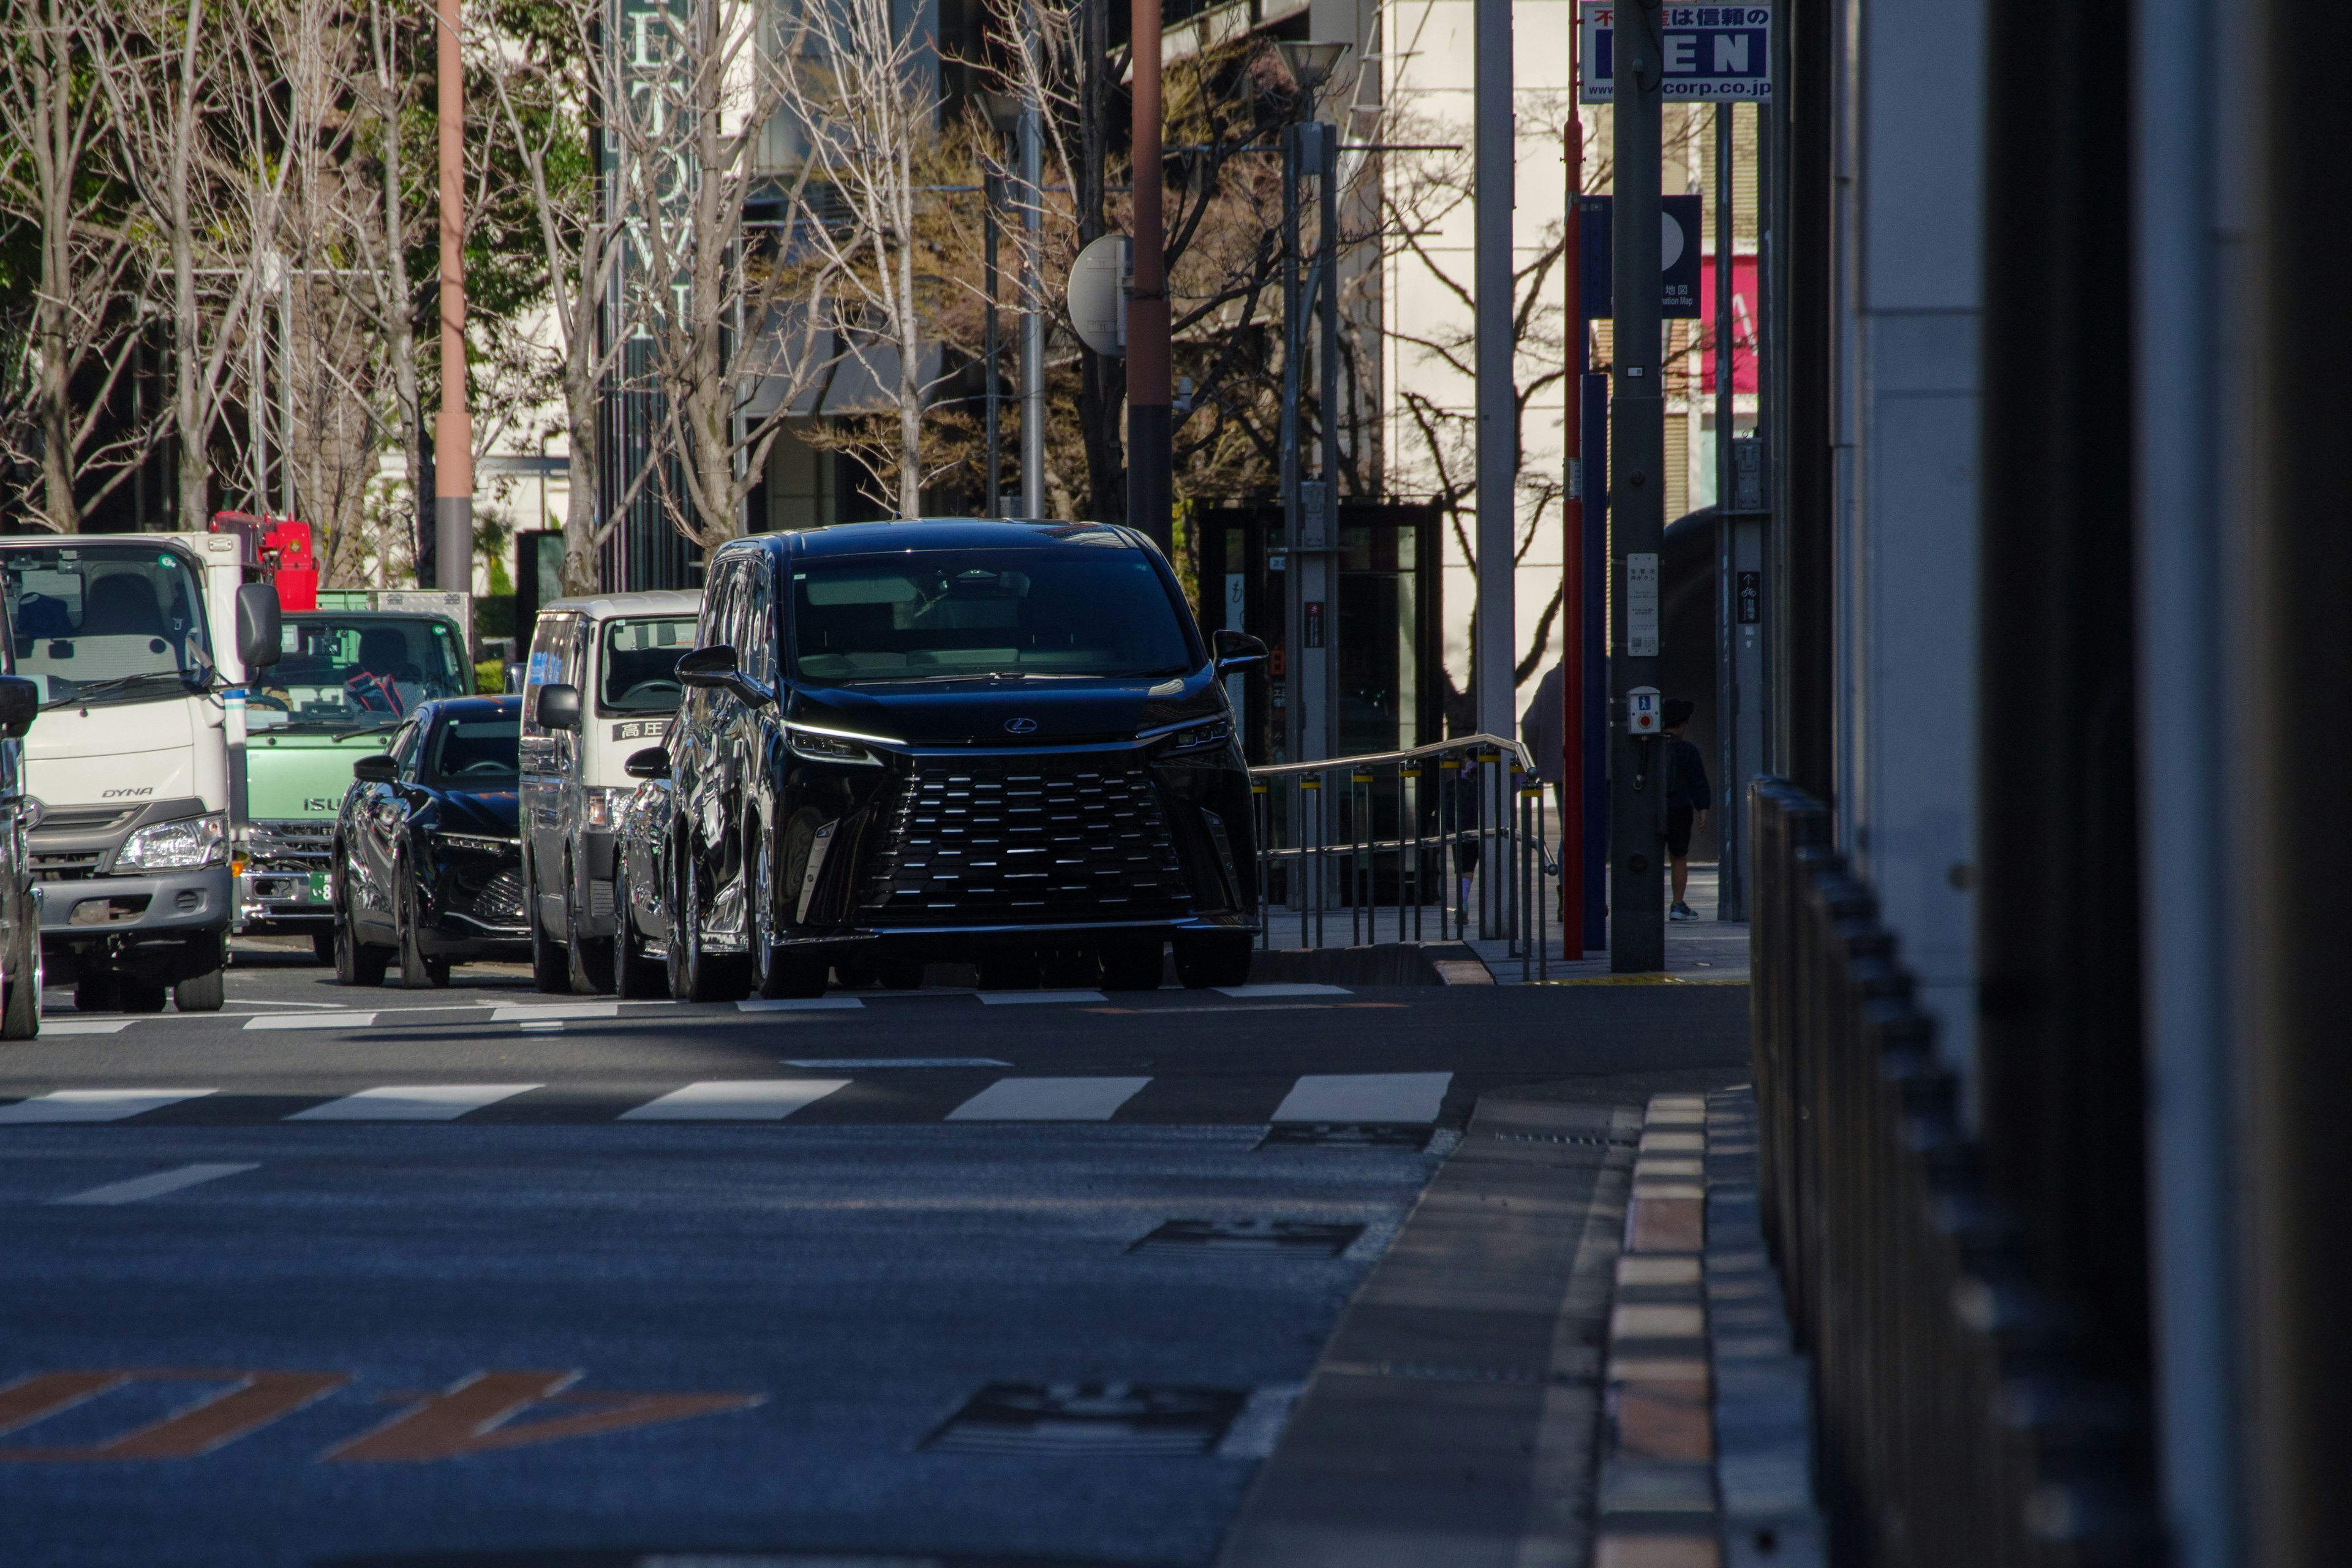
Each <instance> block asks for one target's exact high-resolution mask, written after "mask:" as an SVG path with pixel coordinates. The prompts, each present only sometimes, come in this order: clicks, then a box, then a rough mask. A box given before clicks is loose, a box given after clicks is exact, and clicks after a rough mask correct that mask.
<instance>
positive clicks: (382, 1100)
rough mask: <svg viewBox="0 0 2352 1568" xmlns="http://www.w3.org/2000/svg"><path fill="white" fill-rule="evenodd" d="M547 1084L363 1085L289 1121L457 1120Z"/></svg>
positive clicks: (294, 1115)
mask: <svg viewBox="0 0 2352 1568" xmlns="http://www.w3.org/2000/svg"><path fill="white" fill-rule="evenodd" d="M541 1087H543V1086H542V1085H540V1084H535V1083H413V1084H394V1085H389V1086H387V1087H385V1088H383V1089H362V1090H360V1091H359V1092H358V1093H357V1094H347V1095H345V1096H343V1098H342V1099H341V1100H329V1101H327V1102H326V1103H325V1104H324V1105H314V1106H312V1107H310V1109H309V1110H298V1111H296V1112H295V1113H294V1114H293V1115H291V1116H289V1117H287V1118H286V1120H287V1121H456V1120H457V1118H458V1117H460V1116H463V1115H465V1114H466V1112H467V1111H469V1110H481V1109H482V1107H484V1106H486V1105H496V1104H497V1103H498V1102H499V1100H511V1099H513V1098H514V1097H515V1096H516V1095H518V1094H527V1093H529V1092H530V1090H532V1089H539V1088H541Z"/></svg>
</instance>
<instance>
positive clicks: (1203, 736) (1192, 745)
mask: <svg viewBox="0 0 2352 1568" xmlns="http://www.w3.org/2000/svg"><path fill="white" fill-rule="evenodd" d="M1233 738H1234V727H1233V726H1232V725H1231V724H1228V723H1227V722H1225V721H1223V719H1218V720H1214V721H1211V722H1209V723H1206V724H1196V725H1194V726H1193V727H1192V729H1189V730H1179V731H1176V732H1175V733H1174V734H1172V735H1171V736H1169V737H1168V749H1169V750H1170V751H1171V752H1198V751H1202V750H1205V749H1207V748H1208V747H1211V746H1222V745H1223V744H1224V743H1225V742H1228V741H1230V740H1232V739H1233Z"/></svg>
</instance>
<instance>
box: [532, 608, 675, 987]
mask: <svg viewBox="0 0 2352 1568" xmlns="http://www.w3.org/2000/svg"><path fill="white" fill-rule="evenodd" d="M701 613H702V595H700V594H698V593H695V594H679V593H648V594H612V595H604V596H603V597H600V598H593V599H558V600H556V601H555V602H554V603H553V604H551V605H547V606H546V607H544V608H543V609H541V611H540V612H539V621H538V624H537V625H536V626H534V627H533V629H532V632H531V639H530V660H529V662H528V664H527V665H526V666H525V668H524V672H523V697H522V803H521V821H522V865H523V907H524V909H525V910H526V911H528V913H529V915H530V927H531V970H532V973H533V975H534V977H535V978H536V979H537V981H538V984H539V988H540V989H541V990H542V991H554V992H564V991H591V992H603V991H610V990H612V989H613V954H614V948H613V938H614V934H615V933H616V932H617V931H619V929H620V927H619V925H618V923H617V922H616V921H614V916H613V866H614V844H615V842H616V838H615V835H614V828H615V826H616V825H617V823H618V820H619V816H620V811H621V806H622V804H623V803H624V802H625V801H626V800H627V798H628V797H629V795H632V794H633V793H634V792H635V789H636V787H637V783H638V781H637V780H635V779H633V778H631V777H629V775H628V773H626V772H625V771H624V769H623V766H622V764H623V763H625V762H627V761H628V759H629V755H630V753H631V752H638V751H642V750H644V749H645V748H646V747H647V746H651V745H657V744H659V743H660V741H661V738H662V734H663V732H664V731H667V729H668V728H669V721H670V715H671V714H673V713H675V712H677V704H678V698H679V696H680V693H681V688H680V686H679V684H678V679H677V661H678V658H679V656H680V655H682V654H684V653H686V652H687V651H688V650H689V649H691V648H692V647H694V626H695V620H696V617H698V616H700V615H701Z"/></svg>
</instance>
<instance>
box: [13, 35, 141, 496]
mask: <svg viewBox="0 0 2352 1568" xmlns="http://www.w3.org/2000/svg"><path fill="white" fill-rule="evenodd" d="M93 24H94V16H93V13H92V12H91V10H90V9H89V7H87V6H85V5H76V4H73V3H72V0H5V4H0V47H5V58H7V59H8V60H10V61H11V62H13V67H14V68H11V69H7V70H0V147H5V151H0V208H5V211H7V212H8V213H9V215H10V216H14V217H16V218H17V219H18V220H19V221H21V222H23V223H25V224H26V226H28V227H29V228H30V229H31V230H32V232H33V233H34V235H35V236H36V237H37V245H38V252H39V263H40V274H39V281H38V283H37V287H36V289H35V292H34V298H33V303H32V310H31V321H30V322H29V327H30V331H29V333H28V337H29V343H28V347H29V349H30V351H31V352H30V353H28V354H27V355H26V365H25V370H26V378H27V379H28V380H29V381H30V382H31V386H30V388H29V390H30V393H31V402H32V405H33V420H32V430H31V431H30V432H29V434H30V435H31V436H32V437H33V440H32V441H31V443H30V444H31V445H33V446H35V447H38V452H39V464H40V473H41V485H40V492H39V500H38V501H37V503H36V505H35V507H34V509H33V515H34V516H35V517H37V519H38V520H39V521H41V522H42V523H44V524H45V525H46V526H47V527H49V528H52V529H55V530H56V531H58V532H60V533H72V532H75V531H78V530H79V528H80V526H81V519H82V514H83V511H84V510H85V509H86V508H88V507H89V506H91V505H94V504H96V503H97V502H98V501H99V500H102V499H103V498H104V497H105V496H106V495H107V494H108V493H109V492H110V491H111V490H112V489H114V488H115V487H116V486H117V485H120V484H121V482H122V481H123V480H124V479H128V478H129V477H130V476H131V473H132V472H133V471H134V468H133V465H135V464H136V463H137V462H138V461H139V460H140V459H141V458H143V457H144V456H145V454H146V443H147V438H148V432H147V430H145V429H142V428H132V429H128V430H124V429H121V427H120V426H119V424H118V425H117V426H113V427H110V426H108V424H107V422H106V416H107V415H108V413H109V412H110V408H112V407H113V405H114V402H115V393H116V389H117V387H118V386H119V385H120V384H121V381H122V377H123V373H124V370H125V368H126V367H127V366H128V365H129V363H130V362H131V355H132V354H133V353H135V352H136V350H137V348H138V343H139V338H138V333H139V328H140V325H141V322H140V311H139V308H138V301H137V300H136V298H135V296H132V295H130V294H127V293H126V289H125V285H126V282H127V281H128V279H127V277H126V274H127V273H128V272H129V270H130V267H131V261H132V259H133V255H134V253H133V249H132V247H131V243H130V241H129V238H128V237H127V236H126V234H125V233H124V231H123V229H122V226H121V222H120V217H121V215H120V214H119V213H117V212H115V211H113V210H111V208H110V196H111V195H112V194H113V187H112V185H111V183H110V178H111V175H112V174H113V173H114V171H113V170H112V169H111V168H110V166H108V164H107V161H106V153H108V151H109V150H110V149H109V146H108V143H107V141H106V128H105V124H104V121H103V118H102V109H103V103H102V100H101V97H100V94H99V93H98V92H96V91H95V90H93V89H92V87H91V84H90V83H89V79H88V75H87V73H86V72H85V71H84V70H82V69H81V68H80V61H81V60H82V59H83V58H87V54H88V51H89V47H90V46H91V43H92V41H93V39H92V32H93ZM12 434H13V432H12ZM93 442H96V443H99V447H98V448H97V449H94V448H93V446H92V443H93ZM10 444H11V445H12V446H16V447H17V448H18V451H19V453H20V454H21V453H22V449H23V445H24V443H21V442H17V441H14V440H12V441H11V443H10ZM93 470H95V471H96V472H97V473H98V474H99V475H100V479H99V482H98V483H97V484H96V485H95V486H92V485H89V484H88V483H86V482H85V480H84V476H85V475H86V474H89V473H90V472H92V471H93Z"/></svg>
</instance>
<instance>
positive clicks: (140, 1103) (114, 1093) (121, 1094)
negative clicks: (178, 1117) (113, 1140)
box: [0, 1089, 220, 1121]
mask: <svg viewBox="0 0 2352 1568" xmlns="http://www.w3.org/2000/svg"><path fill="white" fill-rule="evenodd" d="M219 1092H220V1091H219V1090H218V1089H51V1090H50V1091H49V1092H48V1093H47V1094H37V1095H35V1096H33V1098H32V1099H30V1100H18V1101H17V1102H16V1104H14V1105H0V1121H121V1120H122V1119H123V1118H124V1117H126V1116H137V1115H138V1114H140V1113H141V1112H142V1111H147V1110H162V1109H163V1107H164V1106H167V1105H177V1104H179V1103H180V1101H182V1100H201V1099H203V1098H204V1097H205V1095H208V1094H217V1093H219Z"/></svg>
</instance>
